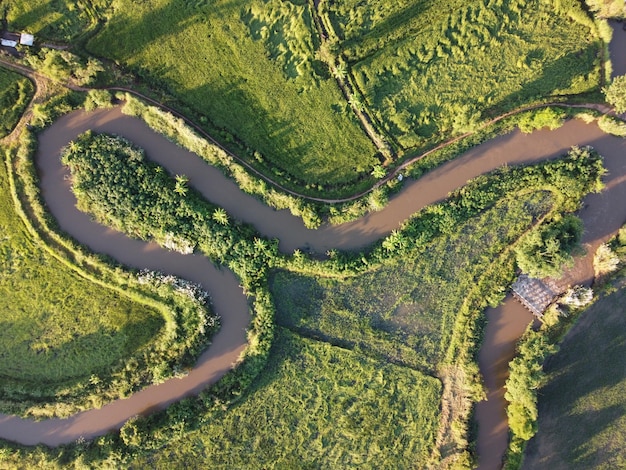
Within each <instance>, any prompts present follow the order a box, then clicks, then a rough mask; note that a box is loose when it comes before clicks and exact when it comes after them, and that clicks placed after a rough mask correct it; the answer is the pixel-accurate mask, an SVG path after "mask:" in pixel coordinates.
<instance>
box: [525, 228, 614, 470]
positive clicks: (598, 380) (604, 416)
mask: <svg viewBox="0 0 626 470" xmlns="http://www.w3.org/2000/svg"><path fill="white" fill-rule="evenodd" d="M622 234H623V235H622V237H621V238H622V244H621V245H622V246H621V248H620V249H619V251H618V254H620V255H621V256H620V257H621V260H622V265H623V263H624V262H626V229H624V228H623V229H622ZM612 290H614V292H613V293H611V294H610V295H606V294H605V295H604V296H603V297H602V298H601V299H600V300H598V301H597V302H596V303H595V304H594V305H592V306H591V307H590V308H589V309H588V310H587V311H586V312H585V313H584V314H583V315H582V317H581V318H580V319H579V320H578V323H577V324H576V325H575V326H574V327H573V328H572V330H571V331H570V332H569V333H568V334H567V335H566V337H565V339H564V340H563V342H562V343H561V344H560V350H559V352H558V353H556V354H555V355H554V356H553V357H552V358H551V359H550V360H549V361H548V363H547V364H546V366H545V369H546V373H547V374H548V377H547V383H546V385H545V386H543V387H542V388H541V389H540V390H539V393H538V396H539V423H538V424H539V431H538V433H537V434H536V436H535V437H534V438H533V439H532V440H531V441H529V443H528V446H527V448H526V456H525V460H524V466H523V468H528V469H531V468H540V467H541V468H553V469H555V470H556V469H568V470H569V469H587V468H598V469H600V468H601V469H613V468H624V466H626V450H625V449H626V415H625V414H624V410H625V408H626V397H625V396H624V390H625V389H626V366H625V365H624V357H626V315H624V313H625V312H624V305H626V272H624V271H622V275H621V278H618V280H617V281H616V282H615V287H613V288H612ZM590 359H591V362H590ZM565 429H570V430H575V432H564V431H563V430H565Z"/></svg>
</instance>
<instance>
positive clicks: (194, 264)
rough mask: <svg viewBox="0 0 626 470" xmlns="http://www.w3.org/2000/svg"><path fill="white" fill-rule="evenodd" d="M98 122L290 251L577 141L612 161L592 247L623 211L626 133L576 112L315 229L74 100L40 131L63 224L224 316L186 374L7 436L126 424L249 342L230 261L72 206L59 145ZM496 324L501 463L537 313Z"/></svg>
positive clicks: (364, 231)
mask: <svg viewBox="0 0 626 470" xmlns="http://www.w3.org/2000/svg"><path fill="white" fill-rule="evenodd" d="M88 129H92V130H94V131H96V132H108V133H116V134H119V135H122V136H124V137H126V138H128V139H129V140H131V141H133V142H134V143H136V144H137V145H139V146H141V147H143V148H145V149H146V152H147V154H148V155H149V156H150V158H152V159H153V160H155V161H157V162H158V163H160V164H162V165H163V166H165V167H166V168H167V169H168V170H169V171H170V172H171V173H174V174H185V175H188V176H190V177H191V180H190V184H191V185H192V186H193V187H195V188H196V189H198V190H199V191H200V192H201V193H202V194H203V195H204V196H205V197H206V198H207V199H209V200H211V201H212V202H214V203H216V204H218V205H220V206H222V207H224V208H225V209H226V210H227V211H228V212H229V213H230V214H232V215H233V216H234V217H236V218H238V219H240V220H243V221H245V222H249V223H251V224H253V225H254V226H255V227H256V228H257V230H258V231H259V232H260V233H261V234H263V235H265V236H267V237H276V238H279V239H280V249H281V250H282V251H283V252H288V253H289V252H292V251H293V250H294V249H295V248H301V247H306V248H309V249H312V250H314V251H317V252H325V251H326V250H328V249H331V248H338V249H359V248H362V247H364V246H366V245H368V244H369V243H371V242H373V241H375V240H377V239H379V238H380V237H383V236H385V235H386V234H388V233H389V232H390V231H391V230H393V229H395V228H397V227H398V225H399V224H400V223H402V221H404V220H405V219H406V218H407V217H409V216H410V215H411V214H413V213H414V212H416V211H418V210H420V209H421V208H422V207H424V206H425V205H428V204H431V203H433V202H436V201H439V200H441V199H443V198H445V196H446V195H447V194H448V193H449V192H450V191H451V190H453V189H456V188H458V187H460V186H462V185H463V184H465V183H466V182H467V180H468V179H471V178H473V177H475V176H478V175H480V174H483V173H485V172H488V171H490V170H493V169H495V168H498V167H499V166H502V165H503V164H505V163H506V164H508V165H517V164H522V163H532V162H536V161H540V160H544V159H547V158H553V157H556V156H558V155H561V154H562V153H564V152H566V151H567V150H568V149H569V148H570V147H571V146H572V145H579V146H583V145H591V146H593V147H594V148H596V150H597V151H598V152H599V153H600V154H602V155H603V156H604V157H605V166H606V167H607V168H608V170H609V173H608V175H607V177H606V178H605V182H606V184H607V188H606V190H605V191H603V193H601V194H599V195H592V196H589V197H588V198H586V200H585V208H584V209H583V210H582V211H581V216H582V218H583V220H584V222H585V230H586V231H585V234H584V239H583V243H584V244H585V245H586V246H587V248H588V251H589V253H593V252H594V251H595V248H596V247H597V246H598V245H599V244H600V243H602V242H603V241H605V240H606V239H607V238H608V237H609V236H610V235H611V234H612V233H614V232H615V231H616V230H617V229H618V228H619V227H620V226H621V224H622V223H623V222H624V220H626V204H625V203H624V201H626V141H625V140H622V139H618V138H615V137H610V136H607V135H606V134H603V133H602V132H601V131H600V130H599V129H598V128H597V127H596V126H595V125H586V124H584V123H583V122H582V121H570V122H567V123H566V124H565V125H564V126H563V127H561V128H560V129H558V130H556V131H551V132H550V131H539V132H535V133H533V134H532V135H524V134H521V133H519V132H514V133H511V134H509V135H506V136H502V137H498V138H496V139H493V140H491V141H489V142H487V143H485V144H483V145H480V146H478V147H476V148H474V149H472V150H471V151H469V152H467V153H466V154H464V155H463V156H461V157H459V158H457V159H456V160H454V161H452V162H450V163H447V164H445V165H443V166H441V167H439V168H438V169H436V170H434V171H432V172H431V173H429V174H427V175H426V176H424V177H423V178H421V179H420V180H418V181H409V182H407V183H406V184H405V187H404V189H403V190H402V192H401V193H400V194H398V195H397V196H395V197H394V198H393V199H392V200H391V201H390V202H389V204H388V205H387V207H386V208H385V209H384V210H383V211H381V212H377V213H373V214H370V215H367V216H365V217H363V218H361V219H359V220H358V221H355V222H352V223H348V224H344V225H341V226H334V227H323V228H321V229H318V230H308V229H306V228H305V227H304V226H303V224H302V222H301V221H300V219H298V218H296V217H293V216H292V215H291V214H289V213H288V212H287V211H275V210H273V209H271V208H269V207H267V206H265V205H264V204H262V203H261V202H259V201H257V200H256V199H254V198H252V197H250V196H248V195H246V194H244V193H243V192H242V191H241V190H240V189H239V188H238V187H237V186H236V185H235V184H234V183H233V182H232V181H230V180H228V179H227V178H225V177H224V176H223V175H222V174H221V173H220V172H219V171H217V170H216V169H214V168H212V167H210V166H208V165H206V164H205V163H204V162H203V161H202V160H200V158H198V157H197V156H195V155H194V154H191V153H189V152H186V151H184V150H182V149H180V148H179V147H177V146H175V145H173V144H171V143H170V142H169V141H167V140H166V139H164V138H163V137H162V136H160V135H158V134H156V133H154V132H153V131H151V130H150V129H148V128H147V127H146V126H145V125H144V124H143V123H142V122H141V121H139V120H138V119H135V118H131V117H128V116H124V115H123V114H121V112H120V111H119V109H117V108H115V109H111V110H99V111H96V112H92V113H84V112H75V113H72V114H70V115H67V116H65V117H63V118H61V119H59V120H58V121H56V122H55V123H54V124H53V125H52V126H51V127H50V128H49V129H47V130H46V131H45V132H44V133H42V135H41V136H40V141H39V148H40V150H39V152H38V154H37V165H38V168H39V171H40V176H41V184H42V193H43V196H44V199H45V201H46V203H47V205H48V208H49V210H50V211H51V213H52V214H53V215H54V216H55V217H56V218H57V220H58V222H59V224H60V226H61V227H62V228H63V229H64V230H65V231H66V232H67V233H69V234H70V235H71V236H73V237H74V238H75V239H76V240H78V241H80V242H81V243H83V244H85V245H87V246H89V247H90V248H91V249H92V250H94V251H97V252H101V253H105V254H108V255H111V256H113V257H115V258H116V259H117V260H118V261H120V262H121V263H124V264H126V265H129V266H132V267H136V268H150V269H158V270H161V271H165V272H168V273H172V274H175V275H177V276H180V277H183V278H186V279H190V280H193V281H195V282H199V283H201V284H202V285H203V286H204V287H205V289H206V290H208V291H209V292H210V293H211V295H212V297H213V303H214V307H215V310H216V312H217V313H218V314H220V315H221V317H222V328H221V330H220V332H219V333H218V334H217V335H215V337H214V339H213V343H212V345H211V347H210V348H209V349H208V351H207V352H206V353H205V354H203V355H202V356H201V358H200V359H199V361H198V364H197V365H196V367H195V368H194V369H193V370H192V371H191V372H190V374H189V375H188V376H186V377H185V378H183V379H172V380H169V381H167V382H165V383H163V384H160V385H156V386H151V387H147V388H146V389H144V390H142V391H141V392H138V393H136V394H134V395H133V396H132V397H130V398H128V399H124V400H118V401H115V402H113V403H110V404H108V405H106V406H104V407H103V408H101V409H96V410H90V411H85V412H82V413H78V414H76V415H74V416H72V417H71V418H68V419H52V420H46V421H42V422H33V421H30V420H24V419H20V418H17V417H15V416H7V415H0V438H4V439H7V440H11V441H15V442H19V443H22V444H27V445H32V444H37V443H43V444H47V445H50V446H55V445H59V444H63V443H70V442H73V441H75V440H77V439H79V438H81V437H83V438H85V439H90V438H93V437H95V436H98V435H101V434H104V433H106V432H107V431H109V430H112V429H116V428H119V427H120V426H121V425H122V424H123V423H124V422H125V421H126V420H127V419H128V418H130V417H132V416H134V415H137V414H142V413H146V412H150V411H153V410H156V409H161V408H164V407H165V406H167V405H168V404H169V403H171V402H173V401H176V400H179V399H180V398H182V397H184V396H186V395H190V394H194V393H197V392H198V391H199V390H201V389H202V388H204V387H205V386H206V385H208V384H210V383H213V382H215V381H216V380H218V379H219V378H220V377H221V376H222V375H223V374H225V373H226V372H227V371H228V370H229V369H230V367H231V366H232V364H233V363H234V362H235V361H236V360H237V358H238V357H239V355H240V353H241V351H242V350H243V349H244V347H245V344H246V336H245V328H246V326H247V325H248V322H249V311H248V305H247V301H246V299H245V296H244V295H243V292H242V291H241V289H240V288H239V287H238V283H237V280H236V279H235V277H234V275H233V274H232V273H230V272H229V271H228V270H225V269H223V270H217V269H215V268H214V267H213V265H212V264H211V263H210V262H208V260H206V259H205V258H204V257H202V256H194V255H180V254H176V253H172V252H169V251H166V250H163V249H161V248H160V247H158V246H157V245H155V244H151V243H145V242H140V241H136V240H131V239H129V238H127V237H126V236H124V235H123V234H121V233H118V232H115V231H113V230H111V229H108V228H106V227H103V226H101V225H99V224H97V223H95V222H93V221H92V220H91V218H90V217H89V216H88V215H86V214H83V213H81V212H79V211H78V210H76V209H75V207H74V206H75V202H76V201H75V199H74V196H73V195H72V193H71V191H70V188H69V182H68V179H67V178H66V175H67V173H66V170H65V169H64V168H63V167H62V166H61V164H60V161H59V153H60V150H61V148H62V147H63V146H64V145H66V144H67V143H68V142H69V141H70V140H72V139H74V138H75V137H76V136H77V135H78V134H80V133H81V132H83V131H85V130H88ZM592 275H593V272H592V269H591V261H590V257H589V256H588V257H586V258H583V259H581V260H579V262H578V263H577V266H576V267H575V269H574V270H573V271H572V273H571V279H572V282H576V283H583V282H587V283H588V282H589V281H590V280H591V278H592ZM487 315H488V317H489V324H488V327H487V330H486V333H485V342H484V344H483V348H482V350H481V354H480V365H481V371H482V373H483V376H484V377H485V383H486V384H487V387H488V389H489V398H490V400H489V401H487V402H483V403H482V404H480V405H479V409H478V411H477V418H478V421H479V424H480V436H479V439H478V452H479V455H480V460H481V461H480V465H481V468H485V469H491V468H498V467H499V465H500V464H499V462H500V459H501V455H502V452H503V451H504V448H505V445H506V433H507V427H506V416H505V415H504V408H503V404H502V399H503V398H502V395H503V389H502V385H503V383H504V379H505V378H506V372H507V364H508V360H509V359H510V357H512V354H513V347H514V342H515V340H516V339H517V338H518V337H519V335H520V334H521V331H523V329H524V328H525V326H526V324H527V323H528V321H530V317H529V314H528V313H527V312H526V311H525V310H524V309H523V308H522V307H521V306H520V305H518V304H516V303H515V302H513V301H512V300H511V299H508V300H507V301H506V302H505V304H504V305H503V306H502V307H500V308H498V309H495V310H490V311H488V312H487Z"/></svg>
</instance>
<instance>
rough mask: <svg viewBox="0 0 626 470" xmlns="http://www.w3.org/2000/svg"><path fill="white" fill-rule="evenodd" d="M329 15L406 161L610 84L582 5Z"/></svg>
mask: <svg viewBox="0 0 626 470" xmlns="http://www.w3.org/2000/svg"><path fill="white" fill-rule="evenodd" d="M320 8H321V10H322V17H323V18H324V20H325V21H324V22H325V24H326V26H327V28H328V30H329V31H330V34H331V49H332V50H334V51H336V53H337V54H338V55H339V56H340V57H344V58H345V61H346V64H345V66H346V68H347V70H348V76H349V77H350V78H351V80H352V82H353V83H354V85H355V87H356V89H357V90H359V93H360V94H361V95H362V99H361V102H362V103H363V104H364V105H365V107H366V108H368V109H369V110H370V111H371V112H372V114H373V115H374V117H375V118H376V120H377V122H378V123H379V126H380V127H381V129H382V130H383V131H384V133H386V134H387V135H388V136H390V137H391V139H392V141H393V142H395V143H396V146H397V148H398V150H399V151H401V152H402V151H403V150H406V149H411V148H424V147H425V146H427V145H429V144H432V143H433V142H437V141H441V140H443V139H445V138H446V137H448V136H449V135H450V134H462V133H464V132H467V131H471V130H474V129H476V128H477V126H478V125H479V124H480V123H481V122H483V121H484V120H485V119H486V118H489V117H494V116H495V115H497V114H501V113H503V112H506V111H509V110H511V109H513V108H515V107H519V106H521V105H523V104H527V103H529V102H533V101H537V100H541V99H545V98H546V97H548V96H550V97H553V99H558V98H559V97H565V96H568V95H572V94H580V93H586V92H589V91H592V90H597V88H598V86H599V84H600V60H599V56H598V53H599V51H600V50H601V48H602V47H603V46H602V40H601V39H600V33H599V31H598V29H597V26H596V23H595V22H594V21H593V19H592V18H591V17H590V16H588V14H587V13H586V12H585V11H584V10H583V8H582V6H581V5H580V2H578V1H575V0H565V1H558V2H557V1H539V0H533V1H528V0H512V1H501V0H497V1H494V0H476V1H471V2H467V1H452V2H446V4H445V6H443V5H442V4H441V3H440V2H436V1H426V2H417V1H411V0H405V1H401V2H393V3H389V2H385V1H373V2H367V3H359V2H358V1H356V0H354V1H348V2H322V3H321V5H320Z"/></svg>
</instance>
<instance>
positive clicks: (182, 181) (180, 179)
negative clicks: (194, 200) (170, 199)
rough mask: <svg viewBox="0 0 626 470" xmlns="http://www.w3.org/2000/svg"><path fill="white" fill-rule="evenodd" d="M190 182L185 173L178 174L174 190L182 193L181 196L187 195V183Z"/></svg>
mask: <svg viewBox="0 0 626 470" xmlns="http://www.w3.org/2000/svg"><path fill="white" fill-rule="evenodd" d="M188 182H189V178H187V177H186V176H185V175H176V186H175V187H174V192H176V193H178V194H180V195H181V196H185V195H186V194H187V191H189V188H188V187H187V183H188Z"/></svg>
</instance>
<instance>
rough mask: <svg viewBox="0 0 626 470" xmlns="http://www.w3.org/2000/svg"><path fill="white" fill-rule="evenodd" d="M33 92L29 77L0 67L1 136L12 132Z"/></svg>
mask: <svg viewBox="0 0 626 470" xmlns="http://www.w3.org/2000/svg"><path fill="white" fill-rule="evenodd" d="M33 92H34V90H33V84H32V83H31V81H30V80H29V79H27V78H26V77H22V76H21V75H18V74H16V73H14V72H11V71H9V70H6V69H4V68H0V138H2V137H4V136H5V135H7V134H8V133H9V132H11V130H12V129H13V127H14V126H15V124H16V123H17V121H18V120H19V118H20V116H21V115H22V112H23V111H24V109H25V108H26V106H27V105H28V102H29V100H30V99H31V97H32V95H33Z"/></svg>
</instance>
